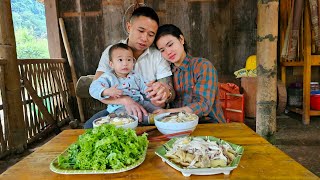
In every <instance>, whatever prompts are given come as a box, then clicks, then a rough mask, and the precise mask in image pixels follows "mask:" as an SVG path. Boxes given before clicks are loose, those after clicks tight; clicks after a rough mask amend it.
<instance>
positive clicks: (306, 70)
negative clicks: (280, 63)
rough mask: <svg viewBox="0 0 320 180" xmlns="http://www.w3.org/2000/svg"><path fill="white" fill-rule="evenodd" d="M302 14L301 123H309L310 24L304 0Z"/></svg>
mask: <svg viewBox="0 0 320 180" xmlns="http://www.w3.org/2000/svg"><path fill="white" fill-rule="evenodd" d="M305 7H306V8H305V14H304V31H305V33H304V37H303V39H304V53H303V56H304V61H303V62H304V63H303V114H302V121H303V124H309V123H310V81H311V29H310V27H311V24H310V11H309V6H308V5H307V1H305Z"/></svg>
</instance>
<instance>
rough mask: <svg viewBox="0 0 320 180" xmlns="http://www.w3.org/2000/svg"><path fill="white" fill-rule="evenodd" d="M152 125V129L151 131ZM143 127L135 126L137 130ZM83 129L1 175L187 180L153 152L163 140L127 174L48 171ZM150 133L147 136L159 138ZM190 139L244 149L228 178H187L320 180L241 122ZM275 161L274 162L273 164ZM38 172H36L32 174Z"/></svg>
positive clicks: (199, 131)
mask: <svg viewBox="0 0 320 180" xmlns="http://www.w3.org/2000/svg"><path fill="white" fill-rule="evenodd" d="M153 127H154V126H152V127H151V128H153ZM142 128H143V127H138V128H137V131H139V130H141V129H142ZM83 132H84V130H83V129H78V130H65V131H63V132H62V133H60V134H59V135H57V136H56V137H54V138H53V139H52V140H50V141H49V142H48V143H46V144H45V145H43V146H42V147H39V148H38V149H37V150H36V151H35V152H34V153H32V154H31V155H29V156H28V157H26V158H24V159H23V160H21V161H20V162H18V163H17V164H15V165H14V166H12V167H10V168H9V169H8V170H7V171H5V172H3V173H2V174H1V175H0V178H4V179H29V178H32V179H34V180H37V179H46V180H54V179H60V180H64V179H68V180H73V179H77V180H82V179H83V180H84V179H88V178H91V179H142V180H143V179H186V177H184V176H183V175H182V174H181V173H180V172H178V171H176V170H175V169H173V168H172V167H170V166H169V165H168V164H166V163H164V162H162V160H161V158H159V157H158V156H157V155H156V154H155V153H154V152H155V150H156V149H157V148H159V147H161V145H162V144H163V143H165V141H161V142H149V145H148V150H147V155H146V159H145V161H144V162H143V163H142V164H141V165H140V166H138V167H137V168H134V169H132V170H130V171H126V172H122V173H115V174H90V175H89V174H88V175H85V174H82V175H81V174H79V175H63V174H56V173H54V172H52V171H50V169H49V168H48V167H49V164H50V162H51V161H52V160H53V159H54V158H56V157H57V156H58V155H59V154H60V153H61V152H63V151H64V150H65V149H66V148H67V147H68V146H69V145H70V144H72V143H74V142H75V141H76V140H77V138H78V137H79V135H81V134H82V133H83ZM158 134H159V132H158V131H157V130H156V131H152V132H150V135H152V136H153V135H158ZM192 135H193V136H199V135H209V136H215V137H218V138H222V139H224V140H227V141H229V142H232V143H236V144H239V145H241V146H243V147H244V153H243V155H242V158H241V160H240V163H239V165H238V167H237V168H236V169H234V170H233V171H232V172H231V174H230V175H223V174H217V175H211V176H197V175H191V176H190V177H188V178H187V179H199V180H200V179H201V180H202V179H213V178H214V179H226V178H227V179H261V177H263V178H264V179H287V178H288V177H290V178H291V179H319V178H318V177H317V176H316V175H314V174H313V173H311V172H310V171H309V170H307V169H306V168H304V167H303V166H302V165H300V164H299V163H297V162H296V161H295V160H293V159H292V158H290V157H289V156H288V155H286V154H285V153H284V152H282V151H281V150H279V149H278V148H276V147H275V146H273V145H271V144H270V143H269V142H268V141H266V140H265V139H263V138H262V137H261V136H259V135H258V134H256V133H255V132H254V131H252V130H251V129H250V128H248V127H247V126H246V125H245V124H243V123H227V124H199V125H198V126H197V128H196V129H195V131H194V132H193V133H192ZM275 162H276V163H275ZM34 169H37V173H34Z"/></svg>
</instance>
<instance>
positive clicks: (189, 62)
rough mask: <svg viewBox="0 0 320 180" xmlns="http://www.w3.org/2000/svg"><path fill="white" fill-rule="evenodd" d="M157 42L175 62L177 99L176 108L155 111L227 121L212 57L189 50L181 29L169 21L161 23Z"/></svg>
mask: <svg viewBox="0 0 320 180" xmlns="http://www.w3.org/2000/svg"><path fill="white" fill-rule="evenodd" d="M154 43H155V46H156V47H157V48H158V49H159V50H160V52H161V55H162V56H163V57H164V59H166V60H167V61H169V62H170V63H171V70H172V73H173V85H174V89H175V92H176V97H175V100H174V101H173V102H172V103H171V104H170V107H171V108H172V109H159V110H156V111H155V112H154V113H157V114H159V113H165V112H181V111H185V112H189V113H195V114H197V115H198V116H199V117H200V123H207V122H213V123H225V122H226V121H225V119H224V116H223V111H222V109H221V104H220V101H219V96H218V75H217V71H216V69H215V68H214V66H213V65H212V63H211V62H210V61H208V60H207V59H204V58H200V57H192V56H191V55H190V54H188V49H187V44H186V41H185V39H184V36H183V34H182V32H181V30H180V29H179V28H178V27H176V26H174V25H172V24H166V25H162V26H160V27H159V29H158V32H157V34H156V37H155V41H154Z"/></svg>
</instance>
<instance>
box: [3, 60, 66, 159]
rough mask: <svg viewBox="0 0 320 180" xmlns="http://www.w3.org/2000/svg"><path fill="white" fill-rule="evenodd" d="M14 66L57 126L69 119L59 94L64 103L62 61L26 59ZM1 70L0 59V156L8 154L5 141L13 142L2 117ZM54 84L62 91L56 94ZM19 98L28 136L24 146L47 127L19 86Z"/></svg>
mask: <svg viewBox="0 0 320 180" xmlns="http://www.w3.org/2000/svg"><path fill="white" fill-rule="evenodd" d="M18 63H19V71H20V76H21V79H23V78H26V79H27V80H28V81H29V82H30V83H31V85H32V87H33V89H34V90H35V92H36V95H37V96H39V97H40V98H41V99H42V102H43V105H44V106H45V107H46V109H47V110H48V112H49V113H50V114H51V116H52V118H53V119H54V120H55V121H56V122H57V123H58V125H62V124H64V123H65V121H66V120H68V118H69V116H68V113H67V110H66V105H65V104H64V102H63V99H62V93H64V94H65V95H66V97H67V99H68V100H69V99H70V92H69V89H68V87H67V82H66V73H65V68H64V65H65V64H66V61H65V60H64V59H28V60H19V61H18ZM4 71H5V61H2V60H0V157H2V156H4V155H6V154H7V153H8V152H10V150H11V147H9V146H8V144H10V143H9V141H10V140H11V141H14V139H10V138H9V137H10V132H8V125H7V124H8V121H9V119H8V116H7V115H6V99H7V98H8V97H6V96H5V94H4V92H5V91H4V89H5V84H4ZM53 73H56V74H57V76H58V79H54V76H53ZM21 82H22V81H21ZM57 83H59V84H61V86H62V88H61V89H62V92H61V91H59V88H58V84H57ZM21 96H22V102H23V111H24V121H25V128H26V130H27V137H28V139H27V142H26V143H31V142H33V141H35V140H37V139H39V137H41V136H42V135H43V133H44V131H46V130H48V129H49V127H48V123H47V122H46V121H47V120H46V119H45V118H44V115H43V114H42V112H40V109H39V107H38V106H37V105H36V104H35V100H34V99H33V98H32V97H31V96H30V92H29V91H27V89H26V88H25V86H23V85H21Z"/></svg>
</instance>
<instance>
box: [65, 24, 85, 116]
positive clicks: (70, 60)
mask: <svg viewBox="0 0 320 180" xmlns="http://www.w3.org/2000/svg"><path fill="white" fill-rule="evenodd" d="M59 25H60V30H61V35H62V39H63V43H64V46H65V49H66V52H67V56H68V62H69V66H70V69H71V76H72V82H73V85H74V89H76V87H75V86H76V84H77V79H78V78H77V75H76V71H75V67H74V60H73V56H72V54H71V48H70V44H69V40H68V36H67V33H66V29H65V26H64V22H63V19H62V18H59ZM76 98H77V105H78V110H79V114H80V120H81V122H85V119H84V113H83V108H82V103H81V99H80V98H79V97H76Z"/></svg>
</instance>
